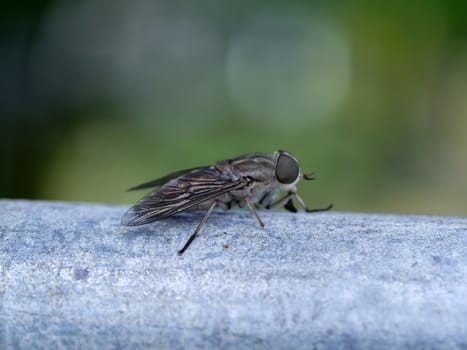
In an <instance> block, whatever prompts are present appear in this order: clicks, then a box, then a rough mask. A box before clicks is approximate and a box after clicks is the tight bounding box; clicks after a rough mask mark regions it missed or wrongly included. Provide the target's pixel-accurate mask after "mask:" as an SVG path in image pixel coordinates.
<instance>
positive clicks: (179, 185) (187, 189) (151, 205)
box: [122, 167, 249, 226]
mask: <svg viewBox="0 0 467 350" xmlns="http://www.w3.org/2000/svg"><path fill="white" fill-rule="evenodd" d="M248 184H249V180H248V179H245V178H235V177H233V176H231V175H230V174H226V173H223V172H220V171H219V170H217V169H216V168H215V167H204V168H196V169H193V170H191V171H189V172H188V173H185V174H183V175H182V176H180V177H178V178H175V179H172V180H170V181H169V182H167V183H165V184H164V185H163V186H162V187H161V188H159V189H157V190H155V191H153V192H151V193H149V194H148V195H147V196H146V197H144V198H143V199H141V200H140V201H139V202H138V203H137V204H136V205H134V206H133V207H131V208H130V209H129V210H128V211H127V212H126V213H125V215H124V216H123V217H122V224H123V225H128V226H134V225H143V224H147V223H149V222H152V221H156V220H160V219H163V218H166V217H169V216H171V215H174V214H176V213H179V212H182V211H185V210H188V209H190V208H193V207H196V206H198V205H200V204H202V203H204V202H206V201H209V200H212V199H215V198H216V197H218V196H220V195H221V194H223V193H226V192H229V191H232V190H238V189H242V188H244V187H245V186H247V185H248Z"/></svg>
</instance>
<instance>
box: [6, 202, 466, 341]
mask: <svg viewBox="0 0 467 350" xmlns="http://www.w3.org/2000/svg"><path fill="white" fill-rule="evenodd" d="M127 208H128V206H110V205H98V204H79V203H58V202H37V201H9V200H3V201H0V298H1V299H0V300H1V306H0V348H1V349H9V348H13V349H55V348H84V349H104V348H106V349H114V348H131V349H135V348H154V349H156V348H182V347H186V348H234V349H251V348H302V349H310V348H313V347H314V348H323V349H347V348H383V349H384V348H386V349H392V348H410V349H414V348H424V349H427V348H445V349H456V348H458V349H466V348H467V218H465V217H464V218H462V217H436V216H405V215H404V216H401V215H376V214H355V213H340V212H327V213H317V214H305V213H299V214H291V213H286V212H281V211H279V212H278V211H275V212H274V211H260V215H261V217H262V218H263V220H264V222H265V223H266V227H265V228H264V229H262V228H260V227H259V226H258V224H257V222H256V220H255V219H254V218H253V217H251V214H250V213H249V212H248V211H242V210H236V211H230V212H216V213H214V214H213V215H212V216H211V218H210V219H209V221H208V222H207V224H206V225H205V226H204V228H203V230H202V231H201V233H200V236H199V237H198V238H197V239H196V240H195V241H194V242H193V244H192V245H191V247H190V248H189V249H188V250H187V252H186V253H185V255H183V256H182V257H179V256H177V254H176V252H177V250H178V249H180V247H181V246H182V245H183V243H184V242H185V240H186V239H187V238H188V237H189V235H190V234H191V232H192V230H193V229H194V227H195V226H196V224H197V223H198V222H199V220H200V215H197V214H185V215H184V214H182V215H180V216H178V217H174V218H169V219H167V220H163V221H159V222H156V223H153V224H149V225H146V226H139V227H123V226H120V217H121V216H122V214H123V213H124V212H125V210H126V209H127Z"/></svg>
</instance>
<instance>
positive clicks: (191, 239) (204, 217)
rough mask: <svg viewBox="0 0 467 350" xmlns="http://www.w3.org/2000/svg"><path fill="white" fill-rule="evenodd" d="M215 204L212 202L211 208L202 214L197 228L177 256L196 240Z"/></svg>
mask: <svg viewBox="0 0 467 350" xmlns="http://www.w3.org/2000/svg"><path fill="white" fill-rule="evenodd" d="M216 204H217V203H216V202H213V203H212V204H211V206H210V207H209V209H208V210H207V211H206V214H204V216H203V218H202V219H201V221H200V223H199V224H198V226H197V227H196V229H195V232H193V234H192V235H191V237H190V238H189V239H188V241H186V243H185V245H184V246H183V248H182V249H180V250H179V251H178V252H177V254H178V255H182V254H183V253H184V252H185V250H186V249H187V248H188V247H189V246H190V244H191V242H193V240H194V239H195V238H196V236H197V235H198V232H199V230H201V227H203V225H204V224H205V223H206V221H207V220H208V217H209V215H210V214H211V213H212V211H213V210H214V208H215V206H216Z"/></svg>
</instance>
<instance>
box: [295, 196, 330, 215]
mask: <svg viewBox="0 0 467 350" xmlns="http://www.w3.org/2000/svg"><path fill="white" fill-rule="evenodd" d="M295 198H297V201H298V203H300V205H301V206H302V207H303V209H305V211H306V212H307V213H316V212H320V211H327V210H329V209H331V208H332V206H333V205H332V204H330V205H328V206H327V207H326V208H318V209H308V207H307V205H306V203H305V201H304V200H303V199H302V198H301V197H300V196H299V195H298V194H296V193H295Z"/></svg>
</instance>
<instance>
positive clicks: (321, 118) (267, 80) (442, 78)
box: [0, 0, 467, 215]
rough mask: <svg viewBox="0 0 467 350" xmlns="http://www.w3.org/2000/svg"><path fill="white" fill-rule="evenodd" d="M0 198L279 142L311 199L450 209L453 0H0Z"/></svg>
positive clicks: (116, 198) (466, 142) (457, 118)
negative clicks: (309, 177) (312, 176)
mask: <svg viewBox="0 0 467 350" xmlns="http://www.w3.org/2000/svg"><path fill="white" fill-rule="evenodd" d="M0 8H1V11H0V12H1V15H0V19H1V27H0V28H1V29H0V73H1V77H2V78H1V80H0V164H1V168H2V171H1V172H0V180H1V181H0V197H11V198H18V197H22V198H39V199H55V200H75V201H100V202H112V203H121V202H127V203H130V202H132V201H135V200H136V199H138V197H140V196H142V195H143V193H126V192H125V191H124V190H125V189H126V188H128V187H130V186H132V185H135V184H138V183H140V182H144V181H147V180H150V179H152V178H155V177H159V176H162V175H164V174H166V173H167V172H170V171H174V170H178V169H180V168H186V167H193V166H196V165H206V164H210V163H213V162H215V161H216V160H220V159H225V158H230V157H233V156H237V155H240V154H242V153H247V152H272V151H274V150H276V149H286V150H288V151H290V152H292V153H293V154H294V155H295V156H296V157H297V158H298V159H299V160H300V162H301V166H302V168H303V169H304V171H307V172H308V171H315V172H316V173H317V176H318V181H315V182H312V183H302V184H300V185H299V186H300V193H301V194H302V196H303V197H304V198H305V199H306V201H307V202H308V203H309V205H310V206H311V207H320V206H323V205H325V204H328V203H329V202H333V203H334V204H335V207H336V210H355V211H357V210H358V211H360V210H363V211H387V212H410V213H433V214H435V213H436V214H450V215H466V213H467V98H466V97H467V25H466V23H467V3H465V2H462V1H415V2H404V1H392V2H371V1H363V0H362V1H353V2H343V3H341V2H326V1H292V2H286V1H273V2H271V1H259V2H247V1H240V2H216V1H209V0H205V1H197V2H181V1H149V0H138V1H134V2H125V1H123V0H119V1H108V0H98V1H82V2H73V1H71V0H70V1H65V0H56V1H31V2H29V3H28V2H21V3H15V2H11V3H9V4H8V3H6V4H2V5H0Z"/></svg>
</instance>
